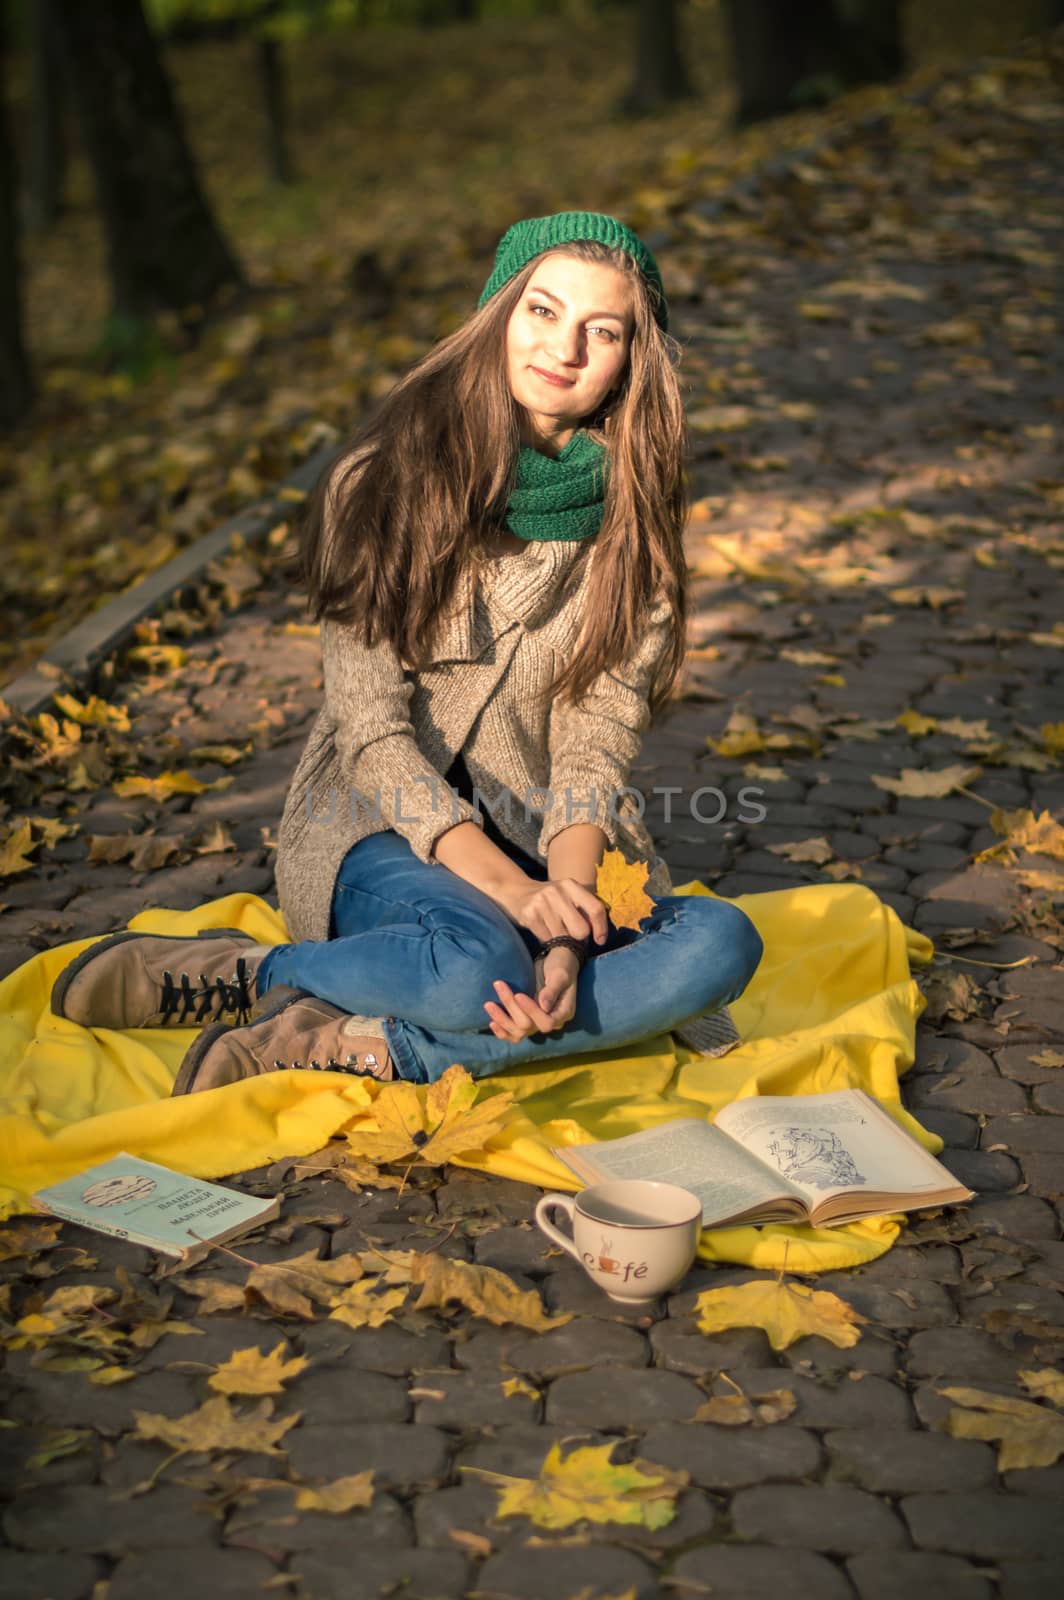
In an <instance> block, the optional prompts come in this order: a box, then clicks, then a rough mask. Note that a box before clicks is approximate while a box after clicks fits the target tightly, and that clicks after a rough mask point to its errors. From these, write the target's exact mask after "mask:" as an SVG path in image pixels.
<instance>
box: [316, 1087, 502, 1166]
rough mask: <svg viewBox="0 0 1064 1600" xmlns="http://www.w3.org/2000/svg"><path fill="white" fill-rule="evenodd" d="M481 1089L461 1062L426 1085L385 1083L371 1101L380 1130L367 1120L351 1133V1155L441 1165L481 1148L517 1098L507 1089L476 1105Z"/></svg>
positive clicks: (349, 1135) (378, 1160)
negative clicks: (367, 1123)
mask: <svg viewBox="0 0 1064 1600" xmlns="http://www.w3.org/2000/svg"><path fill="white" fill-rule="evenodd" d="M481 1088H482V1085H480V1084H478V1082H477V1080H476V1079H475V1078H472V1077H470V1075H469V1073H468V1072H467V1071H466V1070H465V1068H464V1067H463V1066H461V1065H459V1063H458V1062H455V1063H453V1064H452V1065H451V1066H449V1067H448V1068H447V1071H446V1072H445V1073H444V1074H443V1075H442V1077H440V1078H437V1080H436V1082H435V1083H432V1084H430V1085H429V1086H428V1087H427V1088H418V1087H417V1086H416V1085H415V1084H412V1083H389V1084H386V1085H385V1086H384V1087H383V1088H382V1089H381V1090H380V1093H379V1094H378V1095H377V1096H376V1098H375V1099H374V1101H373V1110H372V1118H373V1121H374V1122H375V1123H376V1124H377V1126H376V1128H375V1129H374V1128H372V1127H370V1126H368V1125H366V1124H363V1125H361V1126H359V1127H356V1128H352V1129H350V1130H349V1131H348V1134H347V1141H348V1144H349V1146H350V1149H351V1153H352V1155H354V1156H366V1157H368V1158H369V1159H370V1160H371V1161H376V1162H388V1161H407V1160H414V1159H416V1160H418V1161H427V1162H430V1163H431V1164H432V1165H433V1166H443V1165H444V1164H445V1163H446V1162H448V1161H452V1160H453V1159H454V1158H455V1157H456V1156H462V1155H471V1154H473V1153H474V1152H476V1151H480V1150H483V1149H484V1148H485V1146H486V1145H487V1143H488V1142H489V1140H491V1139H493V1138H494V1137H495V1135H496V1134H497V1133H499V1132H500V1131H501V1130H502V1129H503V1128H504V1127H505V1125H506V1123H507V1122H508V1121H509V1120H510V1114H511V1111H512V1109H513V1104H514V1098H513V1095H512V1094H511V1093H510V1092H509V1090H503V1091H502V1092H501V1093H498V1094H489V1095H485V1096H484V1098H483V1099H481V1101H480V1103H479V1104H476V1103H475V1102H476V1100H477V1095H478V1094H479V1092H480V1090H481Z"/></svg>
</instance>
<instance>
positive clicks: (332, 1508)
mask: <svg viewBox="0 0 1064 1600" xmlns="http://www.w3.org/2000/svg"><path fill="white" fill-rule="evenodd" d="M372 1504H373V1472H372V1470H370V1471H369V1472H356V1473H354V1474H353V1475H352V1476H351V1477H349V1478H334V1479H333V1481H332V1483H323V1484H322V1485H321V1486H320V1488H317V1489H311V1488H306V1489H300V1491H299V1493H298V1494H297V1495H296V1510H297V1511H329V1512H331V1513H332V1514H333V1515H338V1514H340V1513H343V1512H345V1511H355V1510H359V1511H362V1510H364V1509H365V1508H366V1507H367V1506H371V1505H372Z"/></svg>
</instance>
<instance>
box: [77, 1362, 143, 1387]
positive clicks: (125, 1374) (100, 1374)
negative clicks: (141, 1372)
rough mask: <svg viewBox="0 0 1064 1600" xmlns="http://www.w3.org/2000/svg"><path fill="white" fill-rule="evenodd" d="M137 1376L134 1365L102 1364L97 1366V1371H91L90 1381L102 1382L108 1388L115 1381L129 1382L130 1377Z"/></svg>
mask: <svg viewBox="0 0 1064 1600" xmlns="http://www.w3.org/2000/svg"><path fill="white" fill-rule="evenodd" d="M136 1376H137V1374H136V1373H135V1372H134V1371H133V1369H132V1367H114V1366H107V1367H105V1366H100V1367H97V1369H96V1371H95V1372H90V1373H89V1382H90V1383H97V1384H101V1385H103V1387H104V1388H107V1387H109V1386H110V1385H111V1384H113V1383H128V1382H129V1380H130V1378H135V1377H136Z"/></svg>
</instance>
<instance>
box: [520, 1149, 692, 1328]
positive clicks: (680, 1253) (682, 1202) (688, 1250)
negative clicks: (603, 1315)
mask: <svg viewBox="0 0 1064 1600" xmlns="http://www.w3.org/2000/svg"><path fill="white" fill-rule="evenodd" d="M552 1211H564V1212H565V1213H566V1214H567V1215H568V1218H569V1223H570V1226H571V1228H572V1230H573V1232H572V1237H571V1238H570V1237H569V1235H568V1234H565V1233H562V1232H561V1231H560V1230H559V1229H558V1228H556V1227H555V1226H554V1224H553V1223H552V1222H551V1221H550V1214H551V1212H552ZM536 1223H537V1224H538V1226H539V1227H540V1228H542V1230H543V1232H544V1233H545V1234H546V1235H547V1238H548V1239H552V1240H553V1241H554V1243H555V1244H557V1245H560V1246H561V1248H562V1249H563V1250H565V1251H567V1252H568V1254H569V1255H571V1256H572V1257H573V1259H574V1260H575V1261H579V1263H580V1265H581V1266H582V1267H583V1269H584V1271H585V1272H586V1273H587V1275H588V1277H589V1278H590V1279H591V1281H592V1282H593V1283H597V1284H598V1286H599V1288H600V1289H605V1291H606V1293H607V1294H608V1295H609V1297H610V1299H611V1300H616V1301H618V1302H619V1303H620V1304H621V1305H626V1306H643V1305H649V1304H651V1303H652V1302H653V1301H654V1300H656V1299H657V1298H658V1296H659V1295H661V1294H664V1293H665V1291H666V1289H671V1288H673V1287H674V1286H675V1285H676V1284H678V1283H679V1281H680V1279H681V1278H682V1277H683V1276H684V1274H685V1273H686V1272H687V1270H688V1269H689V1267H690V1266H691V1263H692V1262H693V1261H694V1259H695V1252H696V1251H697V1249H698V1238H699V1234H700V1233H701V1231H702V1202H701V1201H700V1200H699V1198H698V1196H697V1195H694V1194H692V1193H691V1191H690V1190H689V1189H680V1188H678V1187H677V1186H676V1185H675V1184H673V1183H655V1182H653V1181H651V1180H648V1179H643V1178H623V1179H618V1180H617V1181H615V1182H613V1183H598V1184H595V1185H593V1186H592V1187H591V1188H589V1189H583V1190H581V1192H580V1193H579V1194H577V1195H571V1194H545V1195H544V1196H543V1198H542V1199H541V1200H540V1201H539V1203H538V1204H537V1206H536Z"/></svg>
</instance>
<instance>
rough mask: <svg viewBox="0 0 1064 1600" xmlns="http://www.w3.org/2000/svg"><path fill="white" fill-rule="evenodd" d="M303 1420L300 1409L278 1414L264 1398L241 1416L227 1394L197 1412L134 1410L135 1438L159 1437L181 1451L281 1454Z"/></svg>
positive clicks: (161, 1440)
mask: <svg viewBox="0 0 1064 1600" xmlns="http://www.w3.org/2000/svg"><path fill="white" fill-rule="evenodd" d="M299 1420H300V1413H299V1412H298V1411H297V1412H295V1413H294V1414H293V1415H292V1416H290V1417H274V1415H273V1401H272V1400H269V1399H266V1400H260V1401H259V1404H258V1405H257V1406H256V1407H255V1409H254V1411H251V1412H248V1413H245V1414H244V1415H243V1416H239V1415H238V1414H237V1413H236V1412H235V1411H234V1410H233V1408H232V1406H231V1405H230V1404H229V1401H228V1400H227V1399H226V1397H225V1395H221V1394H219V1395H215V1396H214V1397H213V1398H212V1399H210V1400H205V1401H204V1402H203V1404H202V1405H201V1406H200V1407H199V1409H198V1410H196V1411H189V1412H188V1413H187V1414H186V1415H185V1416H183V1417H164V1416H160V1415H158V1414H157V1413H155V1412H151V1411H134V1412H133V1422H134V1425H135V1426H134V1429H133V1437H134V1438H135V1439H158V1440H159V1441H160V1442H161V1443H162V1444H165V1445H167V1446H169V1448H170V1449H171V1450H175V1451H178V1452H185V1451H196V1452H199V1451H205V1452H210V1451H213V1450H249V1451H251V1452H252V1453H254V1454H261V1455H267V1456H279V1455H281V1453H282V1452H281V1451H280V1450H279V1449H278V1448H277V1444H278V1440H280V1439H282V1438H283V1437H284V1435H285V1434H286V1433H287V1432H288V1430H289V1428H294V1427H295V1425H296V1423H297V1422H298V1421H299Z"/></svg>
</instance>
